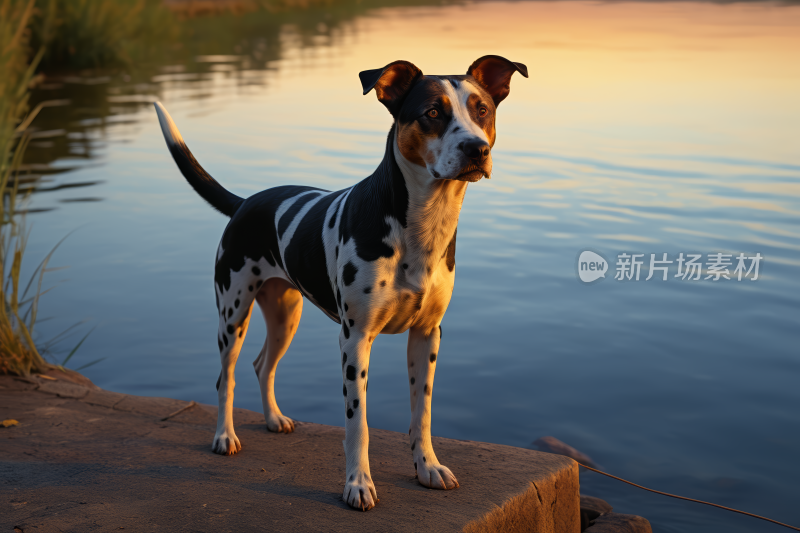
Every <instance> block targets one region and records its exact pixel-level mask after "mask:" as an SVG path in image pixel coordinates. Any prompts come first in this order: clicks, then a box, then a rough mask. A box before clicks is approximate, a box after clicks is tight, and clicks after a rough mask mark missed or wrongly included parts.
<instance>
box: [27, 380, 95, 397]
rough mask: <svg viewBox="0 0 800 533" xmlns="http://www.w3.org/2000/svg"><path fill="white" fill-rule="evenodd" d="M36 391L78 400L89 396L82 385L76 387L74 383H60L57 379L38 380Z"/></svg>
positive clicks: (87, 390) (86, 389)
mask: <svg viewBox="0 0 800 533" xmlns="http://www.w3.org/2000/svg"><path fill="white" fill-rule="evenodd" d="M37 390H38V391H39V392H46V393H47V394H55V395H57V396H59V397H61V398H75V399H79V398H83V397H84V396H86V395H87V394H89V389H88V388H86V387H84V386H82V385H76V384H75V383H71V382H69V381H60V380H58V379H56V380H52V381H51V380H49V379H42V380H40V381H39V388H38V389H37Z"/></svg>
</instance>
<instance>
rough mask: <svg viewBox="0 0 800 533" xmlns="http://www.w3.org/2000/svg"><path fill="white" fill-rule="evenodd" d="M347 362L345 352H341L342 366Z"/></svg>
mask: <svg viewBox="0 0 800 533" xmlns="http://www.w3.org/2000/svg"><path fill="white" fill-rule="evenodd" d="M346 362H347V352H342V366H344V364H345V363H346Z"/></svg>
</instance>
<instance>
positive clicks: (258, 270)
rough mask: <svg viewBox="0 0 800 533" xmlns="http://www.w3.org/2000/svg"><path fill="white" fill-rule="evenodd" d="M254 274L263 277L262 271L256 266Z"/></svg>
mask: <svg viewBox="0 0 800 533" xmlns="http://www.w3.org/2000/svg"><path fill="white" fill-rule="evenodd" d="M253 274H255V275H256V276H260V275H261V269H260V268H258V267H257V266H254V267H253Z"/></svg>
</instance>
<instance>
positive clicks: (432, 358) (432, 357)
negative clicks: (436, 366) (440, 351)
mask: <svg viewBox="0 0 800 533" xmlns="http://www.w3.org/2000/svg"><path fill="white" fill-rule="evenodd" d="M434 361H436V354H435V353H432V354H431V363H433V362H434Z"/></svg>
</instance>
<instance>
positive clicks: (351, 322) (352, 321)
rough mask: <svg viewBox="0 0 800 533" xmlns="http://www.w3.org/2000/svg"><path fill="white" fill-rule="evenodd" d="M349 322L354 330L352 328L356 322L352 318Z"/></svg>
mask: <svg viewBox="0 0 800 533" xmlns="http://www.w3.org/2000/svg"><path fill="white" fill-rule="evenodd" d="M347 322H348V323H349V324H350V327H351V328H352V327H353V325H354V324H355V321H354V320H353V319H352V318H351V319H350V320H348V321H347Z"/></svg>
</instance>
